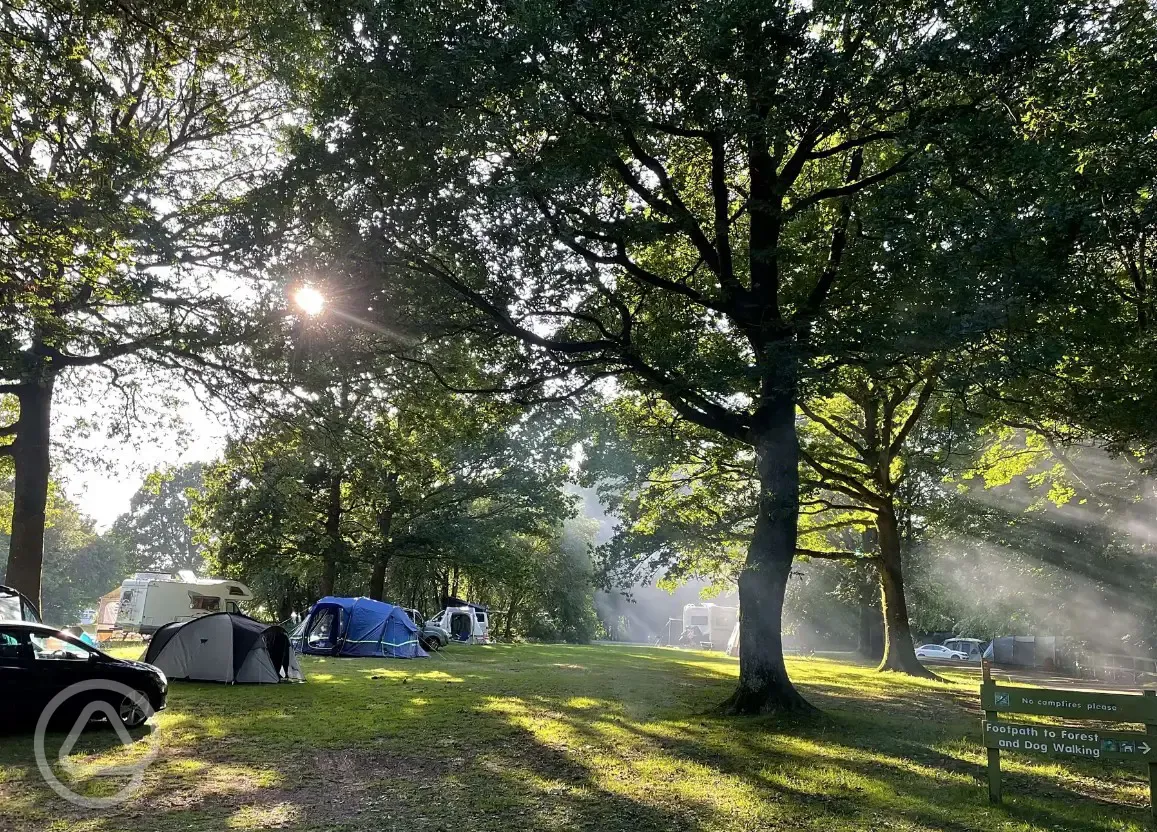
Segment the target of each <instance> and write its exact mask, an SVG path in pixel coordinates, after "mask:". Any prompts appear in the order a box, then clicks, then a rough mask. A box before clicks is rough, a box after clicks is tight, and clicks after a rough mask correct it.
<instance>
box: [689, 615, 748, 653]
mask: <svg viewBox="0 0 1157 832" xmlns="http://www.w3.org/2000/svg"><path fill="white" fill-rule="evenodd" d="M738 620H739V608H738V607H721V606H719V605H718V604H688V605H687V606H685V607H683V632H684V633H687V632H688V631H695V630H697V631H698V632H699V635H700V638H699V645H695V646H700V645H702V646H704V647H706V648H707V649H709V650H726V649H727V641H728V639H730V638H731V633H732V631H733V630H734V629H735V622H736V621H738Z"/></svg>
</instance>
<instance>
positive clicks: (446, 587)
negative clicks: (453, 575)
mask: <svg viewBox="0 0 1157 832" xmlns="http://www.w3.org/2000/svg"><path fill="white" fill-rule="evenodd" d="M440 578H441V581H442V604H443V605H447V604H449V603H450V570H449V569H447V570H446V571H445V572H442V573H440Z"/></svg>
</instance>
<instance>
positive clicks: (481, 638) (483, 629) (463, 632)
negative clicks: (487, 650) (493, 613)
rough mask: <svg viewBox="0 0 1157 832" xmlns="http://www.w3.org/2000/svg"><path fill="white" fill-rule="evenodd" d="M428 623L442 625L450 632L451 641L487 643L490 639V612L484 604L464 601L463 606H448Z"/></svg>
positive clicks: (428, 624) (427, 622) (436, 625)
mask: <svg viewBox="0 0 1157 832" xmlns="http://www.w3.org/2000/svg"><path fill="white" fill-rule="evenodd" d="M426 625H427V626H430V625H433V626H435V627H441V628H442V629H443V630H445V631H446V632H447V633H449V634H450V640H451V641H458V642H463V643H465V644H487V643H489V641H490V612H489V610H488V609H487V608H486V607H485V606H483V605H482V604H471V603H470V602H468V601H467V602H463V603H462V605H461V606H453V607H446V608H445V609H443V610H442V611H441V612H440V613H438V614H437V615H435V616H434V617H433V618H428V619H427V620H426Z"/></svg>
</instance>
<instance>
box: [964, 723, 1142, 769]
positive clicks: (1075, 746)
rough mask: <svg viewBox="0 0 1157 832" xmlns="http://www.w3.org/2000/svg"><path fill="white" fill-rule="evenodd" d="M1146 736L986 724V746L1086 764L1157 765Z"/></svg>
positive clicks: (1022, 725) (1065, 726)
mask: <svg viewBox="0 0 1157 832" xmlns="http://www.w3.org/2000/svg"><path fill="white" fill-rule="evenodd" d="M1149 739H1151V738H1150V737H1149V736H1148V735H1146V734H1141V733H1134V732H1131V731H1100V730H1095V729H1092V728H1084V727H1081V728H1074V727H1072V726H1068V725H1031V724H1028V723H1023V722H989V721H988V720H985V722H984V745H985V747H986V748H999V749H1000V750H1001V751H1020V752H1024V753H1028V754H1047V755H1048V756H1050V757H1079V758H1083V759H1086V760H1133V761H1135V762H1149V761H1150V760H1154V761H1155V762H1157V753H1153V748H1152V746H1150V745H1149V743H1148V740H1149ZM1154 742H1157V739H1154Z"/></svg>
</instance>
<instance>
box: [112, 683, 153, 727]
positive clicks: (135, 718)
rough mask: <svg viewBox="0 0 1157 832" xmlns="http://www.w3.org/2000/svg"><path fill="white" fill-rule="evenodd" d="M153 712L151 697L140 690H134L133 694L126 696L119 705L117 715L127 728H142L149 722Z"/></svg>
mask: <svg viewBox="0 0 1157 832" xmlns="http://www.w3.org/2000/svg"><path fill="white" fill-rule="evenodd" d="M152 713H153V709H152V707H150V705H149V698H148V697H147V696H145V694H144V693H142V692H141V691H139V690H137V691H133V695H132V696H126V697H124V698H123V699H122V700H121V701H120V703H119V704H118V705H117V716H119V717H120V720H121V724H122V725H124V726H125V727H126V728H140V727H141V726H142V725H144V724H145V723H146V722H148V720H149V717H150V716H152Z"/></svg>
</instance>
